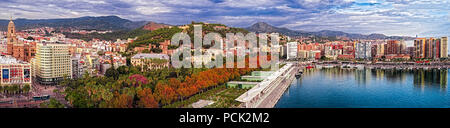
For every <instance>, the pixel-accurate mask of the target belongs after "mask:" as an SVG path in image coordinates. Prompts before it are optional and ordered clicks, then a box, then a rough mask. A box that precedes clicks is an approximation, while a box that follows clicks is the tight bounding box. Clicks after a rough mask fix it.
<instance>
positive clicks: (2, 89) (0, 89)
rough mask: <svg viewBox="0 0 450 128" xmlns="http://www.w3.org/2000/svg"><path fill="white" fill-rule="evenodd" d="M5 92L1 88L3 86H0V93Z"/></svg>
mask: <svg viewBox="0 0 450 128" xmlns="http://www.w3.org/2000/svg"><path fill="white" fill-rule="evenodd" d="M4 91H5V90H4V88H3V86H2V85H1V84H0V93H3V92H4Z"/></svg>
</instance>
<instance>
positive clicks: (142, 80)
mask: <svg viewBox="0 0 450 128" xmlns="http://www.w3.org/2000/svg"><path fill="white" fill-rule="evenodd" d="M129 79H130V80H131V81H132V83H133V86H135V87H138V86H142V85H144V84H148V79H147V78H146V77H144V76H142V75H141V74H134V75H132V76H130V77H129Z"/></svg>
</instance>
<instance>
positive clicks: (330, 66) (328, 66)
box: [323, 65, 334, 68]
mask: <svg viewBox="0 0 450 128" xmlns="http://www.w3.org/2000/svg"><path fill="white" fill-rule="evenodd" d="M333 67H334V66H332V65H326V66H323V68H333Z"/></svg>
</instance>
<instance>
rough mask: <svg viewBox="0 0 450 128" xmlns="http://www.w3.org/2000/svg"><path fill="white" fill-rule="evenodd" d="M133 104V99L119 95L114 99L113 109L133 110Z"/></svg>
mask: <svg viewBox="0 0 450 128" xmlns="http://www.w3.org/2000/svg"><path fill="white" fill-rule="evenodd" d="M132 104H133V98H132V97H131V96H128V95H126V94H118V95H117V96H115V98H114V99H113V104H112V107H113V108H131V107H133V106H132Z"/></svg>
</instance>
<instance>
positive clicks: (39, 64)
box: [32, 43, 72, 85]
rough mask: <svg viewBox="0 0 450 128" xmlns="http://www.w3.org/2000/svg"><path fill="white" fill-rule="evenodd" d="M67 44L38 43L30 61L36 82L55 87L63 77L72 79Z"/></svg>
mask: <svg viewBox="0 0 450 128" xmlns="http://www.w3.org/2000/svg"><path fill="white" fill-rule="evenodd" d="M69 46H70V45H69V44H61V43H38V44H37V45H36V57H35V58H34V59H33V60H32V63H33V68H34V70H33V72H34V73H33V74H34V75H35V76H36V77H35V78H36V81H37V82H38V83H40V84H43V85H56V84H58V83H59V82H60V81H61V80H63V79H64V77H68V78H71V77H72V60H71V55H70V53H69Z"/></svg>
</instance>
